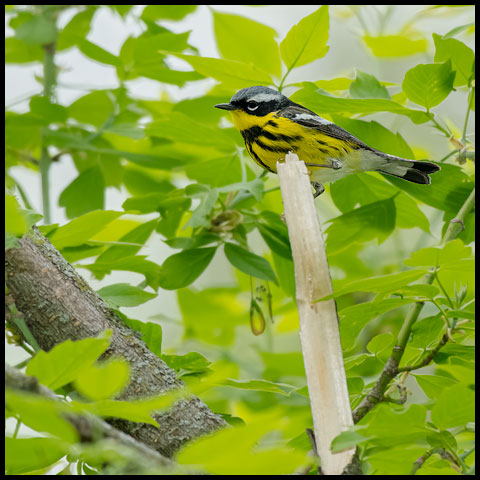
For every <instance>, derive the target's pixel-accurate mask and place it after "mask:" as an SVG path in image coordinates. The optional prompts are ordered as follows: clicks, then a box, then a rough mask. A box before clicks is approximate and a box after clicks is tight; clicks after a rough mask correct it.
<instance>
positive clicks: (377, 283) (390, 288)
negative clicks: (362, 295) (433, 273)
mask: <svg viewBox="0 0 480 480" xmlns="http://www.w3.org/2000/svg"><path fill="white" fill-rule="evenodd" d="M426 273H427V269H422V270H420V269H418V270H407V271H405V272H400V273H392V274H390V275H381V276H379V277H371V278H365V279H362V280H356V281H354V282H351V283H349V284H347V285H345V286H344V287H342V288H339V289H338V290H336V291H335V292H334V294H333V295H329V296H328V297H324V298H322V299H320V300H322V301H323V300H329V299H330V298H336V297H339V296H341V295H346V294H347V293H352V292H375V293H387V292H394V291H396V290H397V289H399V288H402V287H404V286H405V285H408V284H409V283H411V282H414V281H415V280H418V279H419V278H420V277H421V276H423V275H425V274H426Z"/></svg>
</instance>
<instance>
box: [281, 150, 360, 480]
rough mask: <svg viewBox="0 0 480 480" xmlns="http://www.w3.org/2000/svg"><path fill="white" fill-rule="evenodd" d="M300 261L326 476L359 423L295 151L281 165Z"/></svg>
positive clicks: (298, 281) (304, 332)
mask: <svg viewBox="0 0 480 480" xmlns="http://www.w3.org/2000/svg"><path fill="white" fill-rule="evenodd" d="M277 172H278V176H279V179H280V189H281V192H282V199H283V205H284V210H285V218H286V221H287V226H288V234H289V237H290V244H291V246H292V254H293V261H294V264H295V285H296V298H297V307H298V314H299V317H300V340H301V342H302V350H303V359H304V363H305V372H306V375H307V384H308V391H309V395H310V404H311V408H312V416H313V425H314V432H315V438H316V443H317V451H318V455H319V457H320V461H321V467H322V471H323V473H324V474H325V475H340V474H341V473H342V471H343V470H344V468H345V467H346V466H347V465H348V464H349V463H350V462H351V460H352V457H353V455H354V453H355V449H349V450H346V451H343V452H340V453H332V452H331V451H330V445H331V442H332V440H333V439H334V438H335V437H336V436H337V435H338V434H339V433H341V432H343V431H345V430H347V429H348V427H349V426H351V425H353V420H352V412H351V408H350V402H349V398H348V390H347V380H346V376H345V368H344V365H343V355H342V348H341V345H340V336H339V331H338V320H337V311H336V308H335V302H334V300H328V301H325V302H317V303H313V302H314V301H315V300H318V299H319V298H322V297H325V296H327V295H329V294H331V293H332V283H331V279H330V273H329V269H328V263H327V257H326V254H325V243H324V240H323V235H322V231H321V229H320V223H319V221H318V217H317V212H316V210H315V204H314V199H313V194H312V188H311V185H310V177H309V175H308V170H307V167H306V166H305V163H304V162H302V161H299V159H298V157H297V155H295V154H292V153H289V154H288V155H287V157H286V159H285V162H284V163H277Z"/></svg>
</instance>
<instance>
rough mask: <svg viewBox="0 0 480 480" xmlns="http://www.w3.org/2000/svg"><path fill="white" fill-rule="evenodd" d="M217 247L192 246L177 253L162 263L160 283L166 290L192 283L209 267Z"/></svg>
mask: <svg viewBox="0 0 480 480" xmlns="http://www.w3.org/2000/svg"><path fill="white" fill-rule="evenodd" d="M216 250H217V247H208V248H191V249H189V250H183V251H182V252H180V253H175V254H174V255H171V256H170V257H168V258H167V259H166V260H165V261H164V262H163V264H162V266H161V269H160V274H159V277H160V278H159V282H158V283H159V285H160V287H161V288H164V289H165V290H177V289H178V288H183V287H186V286H188V285H190V284H191V283H192V282H193V281H194V280H196V279H197V278H198V277H199V276H200V275H201V273H202V272H203V271H204V270H205V269H206V268H207V267H208V265H209V263H210V262H211V261H212V258H213V256H214V255H215V252H216Z"/></svg>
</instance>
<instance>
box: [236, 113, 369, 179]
mask: <svg viewBox="0 0 480 480" xmlns="http://www.w3.org/2000/svg"><path fill="white" fill-rule="evenodd" d="M231 114H232V119H233V123H234V125H235V127H236V128H237V129H238V130H240V132H241V134H242V136H243V138H244V140H245V146H246V148H247V150H248V153H249V154H250V156H251V157H252V158H253V160H255V162H256V163H258V164H259V165H261V166H262V167H264V168H266V169H267V170H270V171H271V172H276V164H277V161H279V160H283V159H284V158H285V155H286V154H287V153H288V152H289V151H292V152H294V153H296V154H297V155H298V156H299V158H300V159H301V160H303V161H305V162H307V163H317V164H319V165H328V164H330V162H331V160H330V159H332V158H334V159H338V160H340V161H342V158H346V156H349V155H348V154H349V153H350V152H352V151H353V150H354V146H353V145H351V144H350V143H348V142H346V141H345V140H339V139H336V138H333V137H331V136H329V135H326V134H325V133H322V132H320V131H318V130H315V129H313V128H308V127H304V126H302V125H300V124H298V123H296V122H294V121H292V120H290V119H288V118H285V117H280V116H278V113H277V112H272V113H270V114H268V115H265V116H262V117H260V116H255V115H249V114H247V113H245V112H243V111H241V110H235V111H232V112H231ZM352 160H353V158H352ZM352 167H353V165H352ZM359 167H360V165H359ZM309 170H312V171H314V170H320V169H319V168H315V167H309ZM321 170H324V169H323V168H321Z"/></svg>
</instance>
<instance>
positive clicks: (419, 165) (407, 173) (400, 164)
mask: <svg viewBox="0 0 480 480" xmlns="http://www.w3.org/2000/svg"><path fill="white" fill-rule="evenodd" d="M382 157H383V158H384V159H385V160H386V162H385V163H384V164H383V165H382V166H381V167H380V168H378V170H377V171H378V172H380V173H386V174H387V175H392V176H394V177H398V178H403V179H404V180H408V181H409V182H413V183H420V184H424V185H429V184H430V176H429V174H431V173H435V172H438V171H439V170H440V167H439V166H438V165H437V164H435V163H432V162H428V161H426V160H420V161H415V160H407V159H405V158H401V157H395V156H394V155H388V154H383V155H382Z"/></svg>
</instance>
